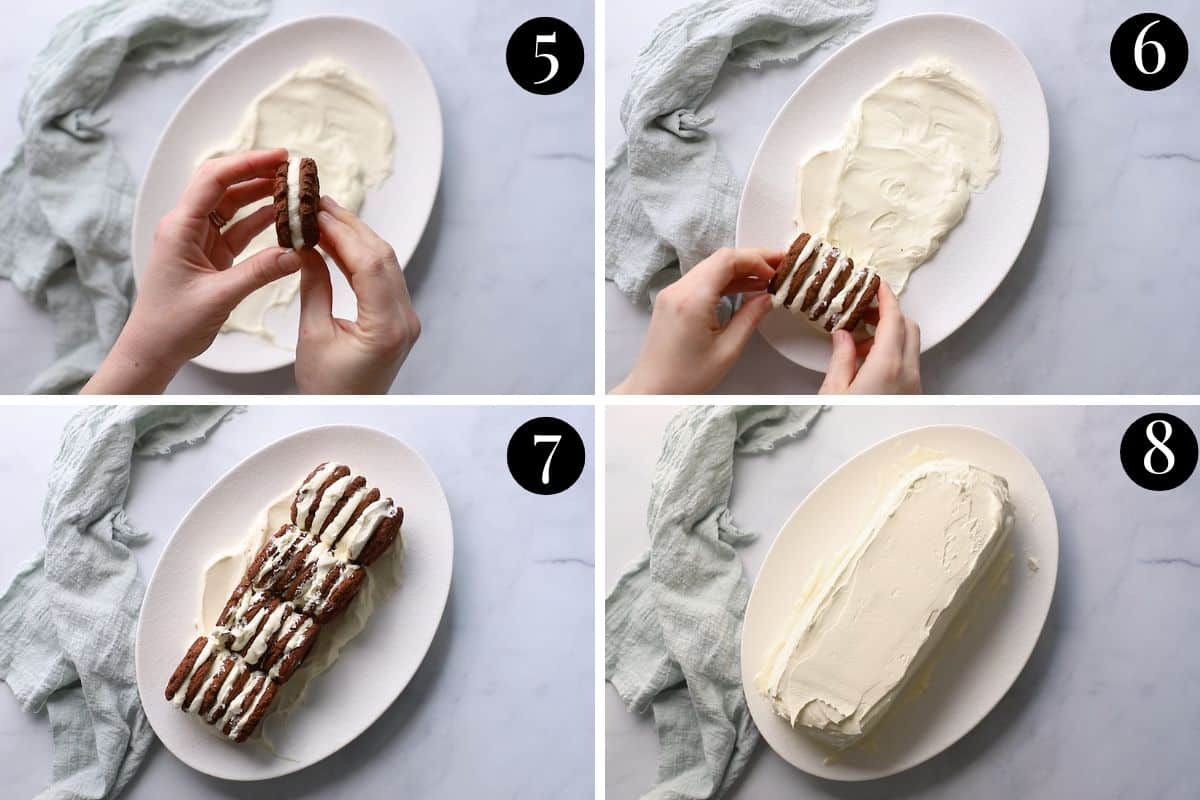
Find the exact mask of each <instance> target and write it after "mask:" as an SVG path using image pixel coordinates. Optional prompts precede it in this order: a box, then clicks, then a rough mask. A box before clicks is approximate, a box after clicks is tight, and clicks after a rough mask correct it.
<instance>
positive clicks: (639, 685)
mask: <svg viewBox="0 0 1200 800" xmlns="http://www.w3.org/2000/svg"><path fill="white" fill-rule="evenodd" d="M819 412H820V408H819V407H791V406H741V407H739V406H720V407H717V406H701V407H695V408H689V409H687V410H685V411H682V412H680V413H679V414H678V415H676V417H675V418H674V419H673V420H672V421H671V424H670V425H669V426H668V427H667V431H666V434H665V435H664V437H663V449H662V454H661V455H660V456H659V459H658V465H657V466H656V467H655V471H654V481H653V484H652V486H651V490H650V510H649V514H648V519H647V525H648V527H649V532H650V549H649V550H648V551H647V552H646V554H645V555H643V556H642V557H641V558H640V559H639V560H638V561H637V562H635V563H634V564H633V565H632V566H631V567H630V568H629V569H628V570H627V571H626V572H625V574H624V575H622V576H621V578H620V580H618V581H617V584H616V586H615V587H613V590H612V592H611V593H609V595H608V600H607V602H606V604H605V609H604V661H605V677H606V678H607V679H608V680H609V682H610V683H612V685H613V687H614V688H615V689H616V690H617V693H618V694H620V696H621V699H622V700H623V701H624V702H625V704H626V706H627V707H628V708H629V710H630V711H636V712H639V713H640V712H643V711H645V710H646V709H647V708H648V707H649V708H653V710H654V723H655V727H656V729H657V731H658V743H659V755H658V783H657V784H656V785H655V786H654V788H653V789H651V790H650V791H649V792H648V793H647V794H646V795H645V797H648V798H654V799H655V800H685V798H686V799H691V798H696V799H697V800H698V799H699V798H717V797H721V796H722V795H724V793H725V792H726V791H727V790H728V789H729V787H730V786H732V785H733V784H734V782H735V781H737V779H738V776H739V775H741V773H742V770H743V769H744V768H745V766H746V762H747V760H748V759H749V758H750V753H751V752H752V751H753V750H754V745H755V744H756V743H757V742H758V730H757V729H756V728H755V727H754V723H753V721H752V720H751V719H750V711H749V709H748V708H747V706H746V696H745V694H744V693H743V690H742V680H741V670H740V668H739V666H738V664H739V660H738V653H739V650H740V647H741V638H742V615H743V613H744V612H745V610H746V601H747V599H749V597H750V587H749V584H748V582H747V580H746V576H745V572H744V570H743V569H742V562H741V560H740V559H739V558H738V555H737V551H735V550H734V545H736V544H740V543H743V542H746V541H748V540H750V539H751V538H753V537H752V534H749V533H747V532H745V531H743V530H741V529H740V528H738V527H737V525H735V524H734V521H733V515H732V513H731V512H730V510H729V498H730V494H731V492H732V489H733V460H734V456H735V455H749V454H753V453H761V452H764V451H767V450H770V449H772V448H773V447H774V446H775V445H776V444H778V443H779V442H781V441H786V440H788V439H793V438H795V437H798V436H800V435H801V434H803V433H804V432H805V431H807V430H808V427H809V425H810V424H811V423H812V421H813V419H814V418H815V417H816V416H817V414H818V413H819Z"/></svg>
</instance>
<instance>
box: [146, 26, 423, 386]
mask: <svg viewBox="0 0 1200 800" xmlns="http://www.w3.org/2000/svg"><path fill="white" fill-rule="evenodd" d="M327 22H342V23H346V22H349V23H352V24H357V25H361V26H364V27H368V28H373V29H375V31H377V32H381V33H383V34H384V35H386V36H388V37H390V38H391V39H393V40H395V41H396V42H397V43H399V44H400V45H401V46H402V47H404V48H407V49H408V50H409V51H410V52H411V53H412V55H413V59H414V62H415V64H416V67H417V69H418V70H419V71H420V74H421V76H422V77H423V78H424V80H425V81H426V82H427V83H428V84H429V87H430V89H431V90H432V97H433V106H432V110H433V112H434V114H433V118H434V121H435V122H436V127H437V137H436V139H437V158H436V159H434V167H435V169H434V172H435V175H434V182H433V192H432V193H431V194H430V196H429V199H428V202H427V204H426V207H425V208H424V210H423V212H422V213H421V216H422V217H423V221H422V223H421V233H420V235H419V236H417V237H416V239H415V240H414V241H413V243H412V245H411V246H410V247H409V248H408V252H407V253H401V252H400V251H397V253H396V260H397V261H398V262H399V263H400V270H401V272H403V271H404V270H405V269H406V268H407V267H408V262H409V261H410V260H411V259H412V257H413V254H415V253H416V251H417V248H418V247H419V246H420V244H421V241H422V240H423V239H424V238H425V234H426V232H427V231H428V229H429V220H430V218H431V217H432V216H433V208H434V206H435V205H436V204H437V198H438V195H439V194H440V193H441V186H442V173H443V169H444V167H445V155H446V124H445V114H444V113H443V110H442V101H441V96H440V95H439V94H438V91H437V83H435V82H434V80H433V76H432V75H431V74H430V72H429V68H428V67H427V66H426V65H425V60H424V59H423V58H421V54H420V52H419V51H418V50H417V49H416V47H414V46H413V45H411V44H409V43H408V42H407V41H405V40H404V39H401V38H400V37H399V36H398V35H397V34H396V33H394V32H393V31H392V30H391V29H389V28H386V27H384V26H383V25H381V24H379V23H377V22H374V21H373V20H369V19H365V18H363V17H359V16H355V15H353V14H310V15H307V16H302V17H297V18H295V19H290V20H287V21H285V22H281V23H280V24H278V25H276V26H275V27H273V28H269V29H267V30H265V31H261V32H259V33H256V34H255V35H254V36H252V37H251V38H249V39H246V40H245V41H244V42H242V43H241V44H239V45H238V46H237V47H235V48H233V49H232V50H230V51H229V52H228V53H225V54H224V55H223V56H222V57H221V59H220V60H219V61H217V63H215V64H213V65H212V67H211V68H209V69H208V70H207V71H206V72H205V73H204V74H203V75H201V76H200V78H199V79H197V81H196V82H195V83H194V84H192V86H191V88H189V89H188V91H187V94H185V95H184V96H183V99H181V100H180V101H179V103H178V105H176V106H175V110H174V111H173V112H171V117H170V119H168V120H167V123H166V125H164V126H163V128H162V130H161V131H160V132H159V134H158V139H157V141H156V142H155V143H154V149H153V150H152V151H151V152H150V158H149V160H148V161H147V162H146V170H145V172H144V173H143V175H142V178H141V180H140V181H139V182H138V192H137V197H136V199H135V200H134V204H133V224H132V225H131V226H130V231H129V238H130V247H129V258H130V269H131V272H132V273H133V283H134V290H135V291H140V290H141V283H142V281H141V271H142V270H141V269H140V268H139V266H138V265H139V264H143V265H144V264H145V260H146V259H147V258H149V252H145V253H139V249H140V248H139V244H138V242H139V240H140V239H142V238H144V237H143V235H142V234H143V231H142V229H143V226H144V224H145V223H143V222H142V216H143V215H142V206H143V200H144V197H145V193H146V191H145V190H146V183H147V178H148V177H149V175H150V172H151V170H152V169H153V168H154V166H155V165H156V164H157V163H158V160H159V155H160V153H161V151H162V147H163V142H164V140H165V139H166V137H167V134H168V132H170V131H171V130H172V129H173V128H174V127H175V123H176V122H177V121H178V119H179V115H180V114H181V113H182V112H183V110H184V108H186V107H187V106H188V104H189V103H191V101H192V98H193V96H194V95H195V94H196V93H197V92H198V91H199V90H200V89H201V87H203V86H205V85H206V84H207V83H208V81H209V79H210V78H211V77H212V75H213V74H214V73H215V72H217V71H218V70H220V69H222V68H223V67H224V66H225V65H226V64H227V63H228V62H229V61H231V60H232V59H233V58H235V57H236V56H238V55H239V54H241V53H242V52H243V51H245V50H247V49H249V48H251V47H254V46H256V45H258V44H259V43H260V42H261V41H262V40H263V39H265V38H267V37H268V36H275V35H278V34H279V33H280V32H282V31H286V30H288V29H290V28H295V27H300V26H307V25H312V24H314V23H327ZM389 110H390V109H389ZM389 245H390V242H389ZM139 256H140V258H139ZM217 335H218V336H220V333H218V334H217ZM205 352H207V348H206V350H205ZM203 358H204V353H201V354H200V355H199V356H196V358H193V359H190V360H189V361H188V363H189V364H193V365H195V366H198V367H200V368H202V369H207V370H212V371H213V372H218V373H223V374H226V375H260V374H264V373H266V372H270V371H272V370H276V369H283V368H285V367H288V366H290V365H291V364H294V363H295V362H296V354H295V352H292V354H291V358H290V359H288V360H287V361H285V362H282V363H279V364H277V365H275V366H271V367H266V368H262V369H260V368H257V367H256V368H251V369H247V368H239V367H240V365H234V366H233V367H232V368H229V367H217V366H214V365H212V364H208V363H201V360H202V359H203Z"/></svg>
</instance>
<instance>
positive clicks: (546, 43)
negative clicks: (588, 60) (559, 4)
mask: <svg viewBox="0 0 1200 800" xmlns="http://www.w3.org/2000/svg"><path fill="white" fill-rule="evenodd" d="M504 60H505V62H506V63H507V64H508V74H509V75H512V79H513V80H514V81H516V83H517V85H518V86H520V87H521V88H522V89H524V90H525V91H527V92H531V93H533V94H558V93H559V92H561V91H564V90H566V89H569V88H570V87H571V85H572V84H574V83H575V81H576V80H578V79H579V76H580V74H581V73H582V72H583V62H584V57H583V40H582V39H580V38H579V34H578V33H576V32H575V29H574V28H572V27H571V26H570V25H568V24H567V23H565V22H563V21H562V20H561V19H557V18H555V17H537V18H536V19H531V20H529V21H528V22H525V23H523V24H522V25H521V27H519V28H517V29H516V30H515V31H513V35H512V36H511V37H510V38H509V40H508V49H507V50H506V51H505V54H504Z"/></svg>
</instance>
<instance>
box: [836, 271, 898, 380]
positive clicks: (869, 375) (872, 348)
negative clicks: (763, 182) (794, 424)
mask: <svg viewBox="0 0 1200 800" xmlns="http://www.w3.org/2000/svg"><path fill="white" fill-rule="evenodd" d="M867 314H868V316H867V321H868V322H874V323H875V336H874V338H872V339H867V340H866V341H863V342H858V343H857V344H856V343H855V341H854V337H852V336H851V335H850V333H849V332H848V331H834V334H833V356H832V357H830V359H829V371H828V373H826V375H825V382H824V383H822V384H821V390H820V393H821V394H920V393H921V328H920V326H918V325H917V323H915V322H913V321H912V320H911V319H909V318H908V317H906V316H904V313H903V312H901V311H900V302H899V301H898V300H897V299H896V295H895V294H894V293H893V292H892V289H891V287H890V286H888V283H887V281H881V282H880V284H879V308H878V310H872V311H869V312H867ZM860 357H861V358H862V360H863V362H862V366H859V364H858V359H859V358H860Z"/></svg>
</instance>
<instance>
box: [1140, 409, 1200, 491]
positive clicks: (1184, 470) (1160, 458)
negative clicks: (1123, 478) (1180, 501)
mask: <svg viewBox="0 0 1200 800" xmlns="http://www.w3.org/2000/svg"><path fill="white" fill-rule="evenodd" d="M1168 442H1170V444H1168ZM1147 445H1149V447H1147ZM1196 461H1197V452H1196V434H1195V433H1193V432H1192V429H1191V428H1190V427H1189V426H1188V424H1187V423H1186V422H1184V421H1183V420H1182V419H1180V418H1179V417H1177V416H1175V415H1174V414H1168V413H1166V412H1165V411H1155V412H1154V413H1152V414H1146V415H1144V416H1142V417H1139V418H1138V419H1136V420H1134V421H1133V423H1132V424H1131V425H1130V426H1129V427H1128V428H1126V429H1125V435H1124V436H1122V437H1121V466H1122V467H1123V468H1124V469H1125V474H1126V475H1128V476H1129V479H1130V480H1131V481H1133V482H1134V483H1136V484H1137V485H1138V486H1140V487H1142V488H1143V489H1149V490H1150V491H1152V492H1165V491H1170V490H1171V489H1175V488H1177V487H1179V486H1182V485H1183V484H1184V482H1185V481H1187V479H1188V478H1190V477H1191V475H1192V472H1193V471H1194V470H1195V469H1196Z"/></svg>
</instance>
